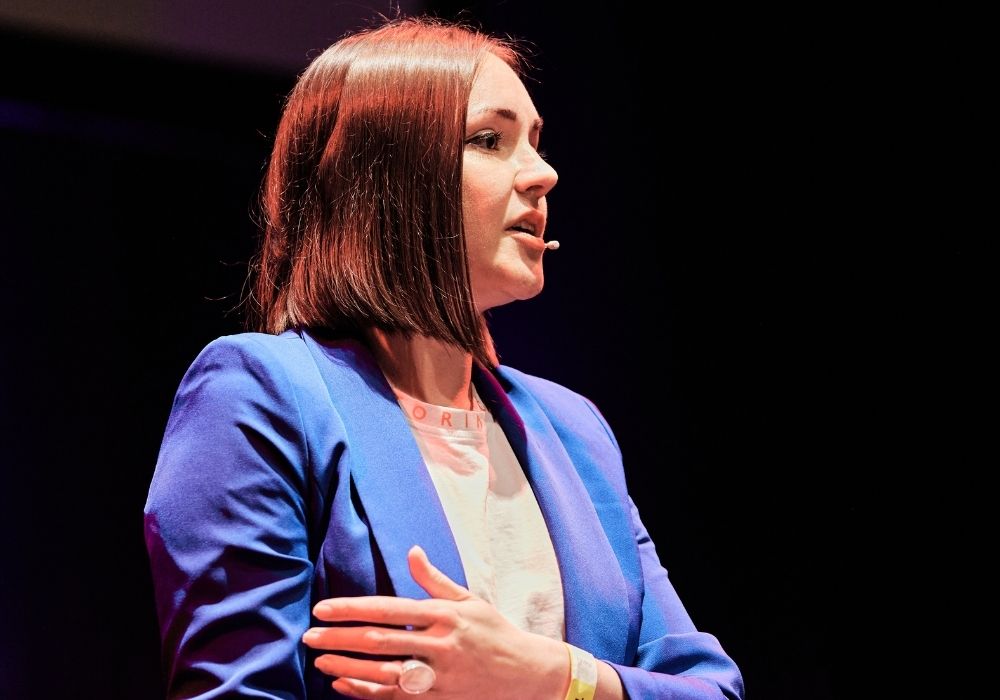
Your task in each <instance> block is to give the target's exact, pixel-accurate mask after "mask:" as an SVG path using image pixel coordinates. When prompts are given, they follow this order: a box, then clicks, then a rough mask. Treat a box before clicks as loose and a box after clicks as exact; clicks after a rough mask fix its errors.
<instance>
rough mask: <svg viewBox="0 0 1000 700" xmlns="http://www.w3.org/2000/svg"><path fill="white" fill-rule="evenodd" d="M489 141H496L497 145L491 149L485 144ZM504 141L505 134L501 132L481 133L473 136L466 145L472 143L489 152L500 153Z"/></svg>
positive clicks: (467, 140)
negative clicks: (501, 143)
mask: <svg viewBox="0 0 1000 700" xmlns="http://www.w3.org/2000/svg"><path fill="white" fill-rule="evenodd" d="M488 139H495V141H496V143H495V144H494V145H493V146H492V147H490V146H487V145H485V144H484V142H485V141H486V140H488ZM501 141H503V132H501V131H481V132H479V133H478V134H475V135H474V136H471V137H469V138H467V139H466V140H465V142H466V143H472V144H475V145H477V146H480V147H482V148H485V149H486V150H488V151H498V150H500V142H501Z"/></svg>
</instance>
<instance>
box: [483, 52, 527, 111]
mask: <svg viewBox="0 0 1000 700" xmlns="http://www.w3.org/2000/svg"><path fill="white" fill-rule="evenodd" d="M498 107H500V108H508V109H511V110H513V111H515V112H518V113H519V114H520V113H523V115H524V116H525V117H527V119H528V121H531V120H533V119H536V118H537V117H538V114H537V112H536V111H535V105H534V103H533V102H532V100H531V96H530V95H529V94H528V90H527V88H525V87H524V83H523V82H521V79H520V78H518V77H517V73H515V72H514V69H513V68H511V67H510V66H508V65H507V64H506V63H504V62H503V60H501V59H500V58H497V57H496V56H494V55H493V54H487V56H486V58H485V59H484V60H483V63H482V65H480V66H479V71H478V72H477V73H476V79H475V81H473V83H472V92H471V93H470V94H469V114H470V115H472V114H474V113H476V112H477V111H480V110H483V109H493V108H498Z"/></svg>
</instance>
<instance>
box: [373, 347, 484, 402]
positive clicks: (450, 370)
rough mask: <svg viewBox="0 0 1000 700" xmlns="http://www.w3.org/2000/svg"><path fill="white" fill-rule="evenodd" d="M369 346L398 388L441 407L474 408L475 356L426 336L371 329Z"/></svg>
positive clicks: (383, 369) (389, 380) (384, 371)
mask: <svg viewBox="0 0 1000 700" xmlns="http://www.w3.org/2000/svg"><path fill="white" fill-rule="evenodd" d="M368 341H369V346H370V347H371V349H372V352H373V353H374V355H375V360H376V361H377V362H378V365H379V368H381V370H382V373H383V374H385V378H386V379H387V380H388V382H389V384H391V385H392V386H393V387H394V388H395V389H397V390H399V391H401V392H403V393H404V394H409V395H410V396H412V397H413V398H415V399H419V400H420V401H424V402H426V403H431V404H435V405H437V406H450V407H452V408H461V409H470V408H472V355H471V354H470V353H468V352H466V351H464V350H462V349H460V348H457V347H455V346H454V345H451V344H448V343H445V342H444V341H441V340H437V339H434V338H427V337H426V336H418V335H414V336H411V337H409V338H407V337H405V336H403V335H401V334H399V333H386V332H384V331H379V330H371V331H369V333H368Z"/></svg>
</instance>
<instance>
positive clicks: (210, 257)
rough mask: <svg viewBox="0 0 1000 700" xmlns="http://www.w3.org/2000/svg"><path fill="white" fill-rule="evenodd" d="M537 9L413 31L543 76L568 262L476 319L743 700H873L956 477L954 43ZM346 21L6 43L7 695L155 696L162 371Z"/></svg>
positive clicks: (963, 325)
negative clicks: (548, 401) (578, 430)
mask: <svg viewBox="0 0 1000 700" xmlns="http://www.w3.org/2000/svg"><path fill="white" fill-rule="evenodd" d="M146 4H147V5H149V4H152V5H156V3H146ZM306 4H308V3H300V4H299V5H300V7H301V6H304V5H306ZM49 5H52V3H49ZM314 5H316V7H319V6H320V5H322V3H314ZM551 5H552V4H537V3H526V2H493V3H473V4H469V5H462V6H459V5H458V4H456V3H429V4H428V5H427V7H428V8H429V10H431V11H432V12H435V13H437V14H440V15H442V16H447V17H454V16H456V15H457V14H459V11H460V10H462V9H463V8H464V11H463V12H462V15H461V16H463V17H464V18H466V19H469V20H470V21H474V22H477V23H480V24H481V25H482V26H483V27H484V28H485V29H487V30H490V31H493V32H497V33H500V34H505V33H509V34H511V35H513V36H515V37H519V38H522V39H526V40H529V41H531V42H533V43H534V44H535V45H536V53H535V56H534V59H533V62H534V63H535V65H536V67H537V69H538V70H537V71H536V72H535V73H534V75H535V76H536V77H537V79H538V82H537V83H535V82H529V87H530V89H531V90H532V92H533V94H534V95H535V101H536V105H537V106H538V108H539V111H540V112H541V113H542V115H543V116H544V117H545V120H546V133H545V136H544V143H543V146H544V150H545V151H546V152H547V154H548V158H549V160H550V162H551V163H552V164H553V165H554V166H555V167H556V169H557V170H558V171H559V173H560V183H559V185H558V187H557V188H556V189H555V190H554V191H553V193H552V194H551V195H550V211H551V221H550V227H549V230H550V235H551V237H552V238H557V239H559V240H560V241H561V242H562V244H563V247H562V248H561V249H560V250H559V251H558V252H556V253H549V254H548V255H547V256H546V276H547V284H546V288H545V291H544V292H543V293H542V294H541V295H540V296H539V297H538V298H536V299H534V300H531V301H528V302H521V303H518V304H515V305H512V306H510V307H507V308H503V309H500V310H497V311H496V312H495V313H494V315H493V316H492V322H493V327H494V330H495V335H496V337H497V339H498V346H499V350H500V353H501V358H502V360H503V361H504V362H505V363H507V364H511V365H513V366H516V367H519V368H521V369H524V370H526V371H528V372H532V373H538V374H542V375H544V376H547V377H549V378H551V379H554V380H556V381H559V382H561V383H563V384H565V385H567V386H569V387H571V388H574V389H576V390H578V391H580V392H582V393H584V394H586V395H588V396H589V397H591V398H592V399H593V400H594V401H595V402H596V403H597V405H598V406H599V407H600V408H601V409H602V411H603V412H604V413H605V415H606V416H607V418H608V419H609V421H610V423H611V424H612V426H613V427H614V428H615V431H616V434H617V437H618V439H619V442H620V444H621V446H622V449H623V452H624V456H625V464H626V468H627V470H628V473H627V476H628V479H629V481H630V484H631V490H632V492H633V496H634V499H635V501H636V502H637V504H638V506H639V509H640V512H641V513H642V515H643V517H644V520H645V523H646V525H647V527H648V529H649V530H650V533H651V534H652V536H653V539H654V541H656V543H657V545H658V549H659V551H660V554H661V558H662V559H663V561H664V564H665V565H666V566H667V568H668V569H669V570H670V573H671V578H672V580H673V582H674V585H675V587H676V588H677V589H678V591H679V593H680V595H681V597H682V599H683V600H684V601H685V603H686V605H687V607H688V610H689V612H690V614H691V615H692V617H693V618H694V620H695V623H696V624H697V625H698V626H699V627H700V628H702V629H704V630H706V631H710V632H712V633H714V634H715V635H716V636H718V637H719V639H720V640H721V642H722V643H723V645H724V647H725V648H726V649H727V650H728V651H729V652H730V654H731V655H732V656H733V657H734V658H735V659H736V661H737V662H738V663H739V664H740V666H741V668H742V670H743V672H744V675H745V680H746V684H747V689H748V693H747V697H748V698H749V700H792V699H796V700H797V699H805V698H808V699H811V700H826V699H827V698H858V697H867V696H868V693H869V692H874V690H873V689H874V687H875V686H876V685H877V677H878V676H879V675H880V674H879V673H878V672H877V671H876V669H877V668H878V666H879V664H880V663H884V660H885V657H886V656H887V654H888V652H887V651H886V648H887V647H895V646H897V645H900V644H902V643H904V640H896V639H894V638H893V636H894V634H895V632H894V630H898V628H895V627H894V626H893V625H894V624H895V623H896V622H897V620H896V619H895V618H894V616H893V614H892V613H891V612H889V611H890V610H891V609H893V608H894V607H895V606H894V603H893V600H894V598H895V595H896V593H897V592H898V591H896V590H889V588H888V586H887V585H885V584H884V583H883V580H884V578H883V577H884V575H885V574H886V573H887V572H890V571H892V570H894V569H897V568H898V567H899V566H903V564H902V563H901V562H903V561H904V559H905V554H906V552H905V550H906V549H907V545H904V544H903V543H904V542H907V541H910V539H911V537H912V534H913V533H914V531H915V530H917V531H920V532H921V533H923V532H924V526H923V525H922V524H921V521H913V520H910V521H906V522H900V520H899V519H898V517H896V516H894V515H893V513H895V512H897V510H898V506H899V505H900V504H901V503H907V504H909V506H911V507H912V506H914V505H915V504H918V505H919V507H920V508H923V507H925V506H926V508H927V509H928V511H931V512H933V511H935V510H937V509H939V508H940V507H942V502H941V500H940V497H941V494H940V493H938V494H936V495H935V493H934V488H935V485H934V484H926V483H924V478H923V477H922V476H918V474H919V473H920V472H919V465H920V464H921V463H925V462H927V461H932V462H935V461H936V460H937V458H938V457H941V456H947V457H948V458H949V459H948V460H945V461H944V463H943V466H944V467H945V468H948V467H962V466H965V464H966V458H965V457H963V456H962V455H961V454H960V453H961V445H962V440H961V437H960V436H958V435H957V433H956V432H955V431H956V430H957V426H958V425H960V424H963V425H964V423H963V420H962V419H963V417H964V411H965V409H964V403H963V402H961V401H959V400H955V397H956V396H958V394H957V393H956V392H958V391H960V390H961V389H960V388H961V387H962V386H964V385H965V381H966V379H967V378H968V377H969V376H970V371H969V369H968V367H967V365H966V364H965V362H964V361H963V358H964V353H963V351H962V350H961V347H962V346H963V345H964V344H965V342H966V341H965V338H966V333H967V328H968V326H969V324H970V322H971V312H970V311H968V307H966V306H965V305H964V304H962V303H960V301H959V300H961V299H962V298H964V297H966V296H971V295H972V294H973V292H974V290H973V287H974V286H975V285H976V284H977V281H976V278H975V276H974V275H971V274H970V273H968V272H966V268H967V266H968V265H969V262H970V258H974V257H976V252H975V251H974V250H972V249H970V247H969V246H968V244H967V243H966V242H965V241H964V240H963V238H962V237H961V236H960V235H956V231H958V230H960V229H961V228H962V226H963V225H964V223H965V222H963V220H962V218H961V216H960V215H956V209H955V207H954V206H953V205H954V200H953V199H952V198H951V197H952V193H951V192H950V191H948V190H946V189H944V188H942V189H937V190H936V191H935V192H934V194H933V195H930V194H929V192H930V190H929V189H928V188H926V186H925V185H926V183H925V182H923V179H924V177H925V176H926V177H930V176H931V175H934V176H935V177H941V172H940V171H935V168H934V167H933V166H934V165H936V164H937V163H939V162H940V161H941V160H942V159H943V158H945V155H946V153H945V152H946V151H947V150H948V149H949V148H950V147H951V145H952V139H951V138H950V137H949V138H944V137H942V131H941V130H940V129H938V130H937V131H935V129H933V128H931V129H927V128H926V127H927V126H928V125H929V124H930V122H932V121H933V120H929V119H928V117H927V115H928V113H929V112H928V109H932V110H935V111H933V114H935V115H941V114H942V109H941V108H940V100H949V99H955V100H958V99H959V98H960V97H961V95H960V94H959V90H958V88H948V87H946V84H947V83H948V80H947V78H948V75H947V72H948V67H947V64H946V62H945V60H946V59H947V58H948V56H949V55H951V51H952V50H953V49H954V48H955V44H954V42H953V38H952V37H951V36H950V35H948V34H947V32H939V33H938V34H937V36H936V41H935V42H925V41H923V40H920V41H913V42H911V41H910V40H908V39H906V38H905V36H903V37H902V38H901V33H900V32H899V31H898V26H897V25H896V24H893V23H872V22H871V20H872V17H871V16H864V17H860V16H859V17H845V16H835V15H833V14H824V13H822V12H821V11H819V10H816V11H815V12H814V13H813V14H810V15H809V16H805V15H803V14H801V13H799V14H788V13H778V12H775V13H773V14H772V15H769V14H767V13H763V12H761V11H760V10H753V11H750V10H743V11H740V12H738V13H735V14H734V13H732V12H727V13H724V12H722V11H721V10H720V9H719V8H717V7H715V6H713V7H712V8H706V9H704V10H701V11H695V10H692V9H691V8H687V9H683V10H669V9H668V10H658V11H657V12H656V13H655V14H654V15H646V14H643V13H640V12H638V11H636V10H635V9H634V8H632V7H629V6H626V5H621V6H615V7H610V6H609V7H605V8H603V9H601V10H600V11H599V12H583V11H581V10H574V11H572V12H570V11H568V10H566V9H565V8H561V9H557V8H555V7H552V6H551ZM195 6H196V5H192V7H195ZM242 7H243V11H244V12H251V11H252V9H250V8H251V7H252V5H251V4H244V5H243V6H242ZM328 7H329V6H328ZM375 7H376V9H382V10H384V11H388V10H386V8H379V7H378V6H375ZM413 7H416V6H413ZM262 8H263V5H262ZM341 8H342V9H343V10H344V12H345V13H348V12H350V13H354V14H350V15H348V14H345V15H344V16H343V17H342V18H341V20H340V21H341V25H337V24H336V23H335V22H332V23H331V24H330V26H329V28H326V29H325V31H324V28H323V27H317V23H316V22H315V21H313V22H311V23H310V24H309V27H310V29H311V30H312V31H313V32H314V33H313V34H310V35H308V37H307V38H308V41H307V40H306V38H304V36H305V35H299V36H298V38H297V40H298V41H299V42H302V43H301V44H300V45H299V46H301V47H302V48H301V49H299V50H292V49H291V48H290V47H291V46H292V45H293V44H291V43H289V42H291V41H292V39H289V38H288V37H292V38H295V36H296V35H295V34H294V33H292V32H290V31H288V28H287V27H284V28H283V31H284V33H282V32H281V31H278V30H277V29H276V30H275V32H274V33H273V35H267V36H270V38H271V43H270V44H268V45H266V46H264V45H262V46H261V49H262V52H265V51H270V53H269V54H267V55H266V56H264V54H263V53H260V54H255V55H253V54H252V52H251V51H250V50H249V49H250V48H252V45H253V42H246V41H242V42H241V40H240V39H239V38H238V37H236V36H235V35H232V34H227V33H226V32H227V27H229V28H230V29H231V28H232V26H234V25H232V24H227V23H226V22H223V21H213V22H212V23H210V24H207V25H199V24H198V22H199V17H198V16H197V15H192V16H191V17H190V18H189V23H187V24H184V26H186V27H187V28H188V31H189V32H192V31H194V30H192V29H191V27H196V28H197V31H196V32H195V34H197V37H198V38H199V40H200V41H201V44H200V45H199V46H200V48H199V50H191V51H184V50H181V49H179V48H178V47H179V46H180V44H175V45H170V46H168V45H160V46H143V45H142V42H140V41H138V40H135V41H132V42H131V43H130V42H122V41H119V42H115V41H112V40H110V39H109V38H108V37H100V36H97V37H94V36H89V37H87V36H80V35H73V34H72V33H67V32H53V31H45V30H43V29H41V28H39V27H38V26H30V25H26V24H18V23H16V22H12V23H7V24H0V47H2V48H0V63H2V65H3V66H4V77H3V79H2V83H0V84H2V93H0V148H2V162H3V167H2V178H3V179H2V181H0V202H2V209H3V212H4V214H3V217H4V218H3V222H4V223H3V239H2V240H3V243H2V245H3V247H2V250H3V253H2V259H3V261H4V264H3V274H2V275H0V312H2V316H0V318H2V319H3V322H4V324H5V329H4V342H3V344H2V350H0V363H2V376H3V388H2V393H0V396H2V400H0V411H2V414H0V419H2V426H3V427H2V429H3V445H4V450H3V451H4V458H3V488H2V495H0V506H2V511H0V526H2V529H0V538H2V539H0V544H2V546H3V551H4V559H5V563H4V564H3V566H2V568H0V613H2V616H3V617H2V621H0V655H2V656H0V660H2V663H0V698H16V699H18V700H21V699H24V700H29V699H31V700H34V699H36V698H37V699H43V698H44V699H46V700H47V699H49V698H70V697H72V698H123V699H125V698H128V699H135V700H145V699H147V698H148V699H155V698H159V697H161V696H162V688H161V676H160V668H159V659H158V653H159V646H158V636H157V628H156V620H155V616H154V610H153V605H152V598H151V588H150V586H151V582H150V576H149V572H148V568H147V563H146V558H145V549H144V545H143V540H142V508H143V503H144V500H145V496H146V489H147V487H148V484H149V480H150V477H151V474H152V470H153V467H154V464H155V461H156V453H157V449H158V445H159V440H160V437H161V435H162V430H163V426H164V424H165V420H166V417H167V413H168V411H169V408H170V402H171V399H172V397H173V392H174V390H175V389H176V386H177V383H178V382H179V380H180V377H181V375H182V374H183V372H184V370H185V369H186V367H187V366H188V364H189V363H190V362H191V361H192V360H193V358H194V356H195V355H196V353H197V352H198V351H199V350H200V349H201V347H202V346H203V345H204V344H206V343H207V342H208V341H210V340H211V339H213V338H214V337H216V336H218V335H221V334H225V333H233V332H238V331H239V330H241V318H240V316H239V314H238V312H237V311H236V310H235V307H236V306H237V302H238V299H239V295H240V293H241V291H242V288H243V282H244V279H245V274H246V262H247V260H248V258H249V256H250V255H251V253H252V250H253V245H254V242H255V236H256V228H255V226H254V223H253V220H252V217H251V208H252V204H253V199H254V197H255V194H256V189H257V186H258V184H259V180H260V177H261V175H262V172H263V167H264V164H265V162H266V158H267V155H268V152H269V146H270V142H271V136H272V135H273V132H274V128H275V126H276V124H277V120H278V116H279V109H280V104H281V99H282V97H283V96H284V94H285V93H286V92H287V91H288V90H289V89H290V88H291V86H292V84H293V82H294V78H295V76H296V74H297V73H298V72H299V71H300V70H301V69H303V68H304V67H305V65H306V64H307V62H308V60H309V59H310V58H312V57H313V56H314V55H315V54H316V53H317V52H318V50H320V49H322V48H324V47H325V46H326V44H328V43H330V42H332V41H333V40H335V39H336V38H337V37H338V36H339V35H340V34H341V32H342V30H343V29H344V28H352V27H356V26H360V21H359V20H358V16H357V13H358V11H359V7H358V6H352V7H351V8H350V9H348V8H347V7H346V6H341ZM270 11H272V12H273V8H272V9H271V10H270ZM317 11H318V10H317ZM216 19H218V18H216ZM142 26H143V27H144V28H145V29H144V31H145V30H148V32H149V34H150V35H155V34H156V27H155V25H152V26H150V25H142ZM232 31H235V30H232ZM904 34H905V33H904ZM136 36H139V35H138V34H137V35H136ZM133 38H134V37H133ZM282 41H285V42H286V43H285V44H282ZM309 42H311V43H309ZM215 43H217V44H218V45H219V46H225V47H235V48H236V49H239V51H236V50H235V49H234V50H233V51H230V52H229V53H228V54H224V52H220V53H218V54H215V55H212V54H211V53H210V52H207V51H205V47H206V46H207V47H209V48H210V47H212V46H213V45H215ZM240 51H242V53H240ZM255 57H256V58H257V59H259V60H255ZM952 90H953V91H952ZM959 101H960V100H959ZM932 126H933V125H932ZM949 128H950V125H949ZM946 133H948V134H950V133H951V132H950V131H947V130H946ZM958 139H959V137H958V136H955V140H958ZM945 222H947V223H948V225H947V226H946V225H945ZM945 339H947V340H945ZM928 426H933V429H929V428H928ZM936 464H937V466H938V467H939V468H940V467H941V466H942V462H940V461H936ZM926 487H929V488H926ZM927 529H928V531H929V530H930V528H927ZM874 696H875V695H872V697H874Z"/></svg>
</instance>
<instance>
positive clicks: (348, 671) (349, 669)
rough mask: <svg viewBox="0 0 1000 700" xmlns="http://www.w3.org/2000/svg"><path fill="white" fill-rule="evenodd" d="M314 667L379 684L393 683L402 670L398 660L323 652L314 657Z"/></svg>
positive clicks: (326, 672) (332, 673)
mask: <svg viewBox="0 0 1000 700" xmlns="http://www.w3.org/2000/svg"><path fill="white" fill-rule="evenodd" d="M314 665H315V666H316V668H318V669H319V670H320V671H322V672H323V673H325V674H327V675H330V676H341V677H344V678H353V679H354V680H359V681H368V682H370V683H378V684H380V685H395V684H396V682H397V681H398V680H399V674H400V673H401V672H402V664H401V663H400V662H399V661H373V660H369V659H354V658H351V657H349V656H338V655H336V654H323V655H322V656H318V657H316V661H315V662H314Z"/></svg>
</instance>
